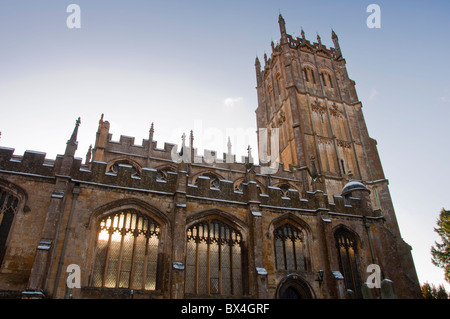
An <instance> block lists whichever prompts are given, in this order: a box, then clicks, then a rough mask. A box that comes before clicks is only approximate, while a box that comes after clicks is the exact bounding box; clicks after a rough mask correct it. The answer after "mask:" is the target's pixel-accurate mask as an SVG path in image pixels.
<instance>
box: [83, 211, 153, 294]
mask: <svg viewBox="0 0 450 319" xmlns="http://www.w3.org/2000/svg"><path fill="white" fill-rule="evenodd" d="M159 236H160V227H159V225H158V224H157V223H156V222H155V221H153V220H152V219H151V218H149V217H147V216H145V215H143V214H141V213H139V212H137V211H134V210H126V211H120V212H117V213H114V214H112V215H109V216H107V217H105V218H103V219H102V220H101V222H100V227H99V232H98V237H97V246H96V257H95V263H94V271H93V276H92V278H93V281H92V285H93V286H94V287H107V288H130V289H137V290H139V289H142V290H155V289H156V276H157V265H158V245H159Z"/></svg>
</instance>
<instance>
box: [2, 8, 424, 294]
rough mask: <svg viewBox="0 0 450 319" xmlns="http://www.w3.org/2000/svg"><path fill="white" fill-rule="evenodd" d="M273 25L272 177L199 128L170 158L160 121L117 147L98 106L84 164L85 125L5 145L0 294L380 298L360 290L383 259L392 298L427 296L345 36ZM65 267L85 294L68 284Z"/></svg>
mask: <svg viewBox="0 0 450 319" xmlns="http://www.w3.org/2000/svg"><path fill="white" fill-rule="evenodd" d="M279 22H280V31H281V35H282V38H281V41H280V44H277V45H276V46H275V45H273V46H272V48H273V53H272V56H271V57H270V59H268V58H267V57H266V58H265V69H264V70H263V71H262V70H261V66H260V63H259V60H257V61H256V72H257V84H258V86H257V91H258V109H257V110H256V117H257V124H258V128H280V131H281V134H280V146H281V147H280V158H281V159H282V160H283V161H284V163H281V164H280V165H279V168H278V171H277V172H275V173H273V174H270V175H268V174H263V173H262V167H261V166H259V165H254V164H253V163H251V154H249V156H247V157H245V158H243V160H242V162H237V161H236V160H235V156H234V155H232V154H230V153H227V154H224V155H223V159H220V158H218V157H217V156H215V161H214V162H213V163H210V161H209V160H206V157H202V156H200V155H198V154H197V152H196V149H195V147H194V142H193V141H194V138H193V133H192V132H191V135H190V137H189V141H188V143H187V144H188V145H187V146H186V145H185V147H184V148H183V158H185V159H187V160H186V161H181V162H179V163H176V162H174V161H173V160H172V157H173V155H174V154H178V153H175V152H174V145H173V144H167V143H166V144H164V148H163V149H158V148H157V143H156V141H154V140H153V133H154V127H153V125H152V127H151V129H150V132H149V138H148V139H144V140H143V141H142V144H141V145H136V144H135V141H134V138H132V137H127V136H120V138H119V141H114V140H113V139H112V134H111V133H110V132H109V130H110V125H109V122H108V121H106V120H104V119H103V115H102V117H101V119H100V121H99V127H98V130H97V135H96V141H95V144H94V147H93V148H90V149H89V151H88V154H87V155H86V159H85V160H84V163H83V160H82V159H80V158H77V157H75V151H76V149H77V133H78V128H79V126H80V121H79V120H77V122H76V125H75V129H74V131H73V134H72V136H71V137H70V138H69V140H68V142H67V145H66V150H65V152H64V154H63V155H58V156H57V157H56V159H47V158H46V157H45V153H40V152H34V151H26V152H25V153H24V154H23V155H22V156H20V155H17V154H14V149H11V148H6V147H0V191H1V192H2V193H1V194H3V195H0V213H1V216H2V217H1V219H0V225H1V226H0V230H2V231H3V230H5V229H6V230H7V231H4V232H3V233H2V234H1V235H2V236H5V240H4V242H5V244H4V247H0V248H2V249H3V250H2V251H3V253H2V256H3V257H2V258H3V259H2V260H1V266H0V293H1V296H3V297H7V298H70V297H72V298H198V297H214V298H218V297H221V298H230V297H232V298H293V297H296V298H298V297H300V298H348V297H358V298H363V297H364V298H369V297H377V298H379V297H383V296H382V294H381V292H380V290H379V289H378V290H377V289H375V290H372V291H370V292H371V294H369V293H367V289H366V288H365V287H364V282H365V280H366V278H367V276H368V275H369V273H367V272H366V269H367V267H368V266H369V265H370V264H377V265H379V266H380V269H381V277H382V278H381V279H389V280H391V281H392V282H393V285H392V286H393V289H394V290H395V295H396V296H398V297H399V298H418V297H420V288H419V284H418V280H417V275H416V273H415V269H414V263H413V261H412V258H411V254H410V249H411V248H410V247H409V246H408V245H407V244H406V243H405V242H404V241H403V240H402V238H401V235H400V232H399V229H398V225H397V221H396V218H395V212H394V208H393V204H392V200H391V198H390V195H389V190H388V181H387V180H386V179H385V177H384V174H383V172H382V168H381V162H380V160H379V157H378V153H377V150H376V142H375V141H374V140H373V139H371V138H370V137H369V134H368V131H367V128H366V126H365V122H364V118H363V115H362V109H361V107H362V105H361V103H360V102H359V101H358V100H357V96H356V91H355V89H354V81H352V80H350V79H349V78H348V75H347V72H346V69H345V60H343V59H342V53H341V51H340V48H339V43H338V40H337V36H336V35H335V33H334V32H333V42H334V44H335V48H334V49H333V48H331V49H327V48H325V47H324V46H323V45H322V44H321V40H320V38H318V43H314V44H311V43H310V42H309V41H308V40H306V39H305V36H304V33H303V32H302V39H300V38H294V37H292V36H290V35H288V34H286V31H285V25H284V20H283V19H282V17H281V16H280V21H279ZM321 70H322V71H323V72H322V73H323V75H322V73H321V72H320V71H321ZM313 72H315V73H314V78H313ZM321 81H323V82H321ZM184 142H185V141H184V140H183V145H184ZM178 151H179V150H178ZM210 155H211V154H208V158H210V157H211V156H210ZM230 158H231V159H233V160H232V161H231V162H230V160H229V159H230ZM127 214H128V215H127ZM119 215H120V216H123V218H124V220H123V221H121V220H120V219H117V220H116V219H114V218H116V217H114V216H119ZM5 216H7V217H5ZM126 216H135V217H133V218H136V220H135V221H136V224H134V223H135V221H131V219H126V218H128V217H126ZM117 218H119V217H117ZM120 218H122V217H120ZM130 218H131V217H130ZM144 220H148V221H149V222H151V223H153V224H152V225H154V228H152V229H153V230H152V232H150V231H149V230H148V229H147V228H146V227H147V226H145V225H147V224H144V222H143V221H144ZM108 221H109V222H110V223H111V224H108ZM130 221H131V225H135V226H130ZM114 223H116V224H114ZM117 223H118V224H117ZM121 223H122V224H121ZM127 223H128V224H127ZM120 225H123V226H120ZM6 226H8V227H6ZM155 227H156V228H155ZM102 231H103V232H104V233H103V235H104V236H106V237H105V238H106V239H102V236H103V235H102ZM117 238H119V239H117ZM130 238H131V239H130ZM101 240H103V242H101ZM127 240H131V241H127ZM152 240H153V241H154V242H157V244H155V245H154V246H151V244H150V242H151V241H152ZM102 245H103V246H102ZM102 247H104V248H102ZM105 247H106V248H105ZM102 249H104V250H102ZM71 264H75V265H78V266H79V267H80V270H81V288H71V289H70V288H68V286H67V285H66V278H67V275H68V273H67V272H66V270H67V267H68V266H69V265H71ZM187 274H191V275H189V276H188V275H187ZM386 282H388V281H386Z"/></svg>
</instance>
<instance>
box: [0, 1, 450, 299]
mask: <svg viewBox="0 0 450 319" xmlns="http://www.w3.org/2000/svg"><path fill="white" fill-rule="evenodd" d="M71 3H76V4H78V5H79V6H80V8H81V29H68V28H67V26H66V19H67V17H68V15H69V13H66V8H67V6H68V5H69V4H71ZM370 3H376V4H378V5H379V6H380V8H381V28H380V29H369V28H367V26H366V18H367V16H368V15H369V13H366V7H367V6H368V5H369V4H370ZM279 12H281V13H282V14H283V16H284V18H285V20H286V27H287V31H288V33H290V34H292V33H295V34H296V35H297V36H300V30H301V27H303V29H304V31H305V33H306V37H307V38H308V39H309V40H311V41H316V34H317V33H319V34H320V36H321V38H322V42H323V43H324V44H325V45H326V46H328V47H329V46H333V45H332V41H331V28H333V29H334V30H335V32H336V33H337V34H338V36H339V41H340V45H341V49H342V52H343V55H344V58H345V59H346V61H347V68H348V72H349V75H350V77H351V78H352V79H353V80H355V81H356V84H357V92H358V95H359V98H360V100H361V101H362V103H363V105H364V108H363V111H364V115H365V119H366V122H367V125H368V128H369V133H370V135H371V136H372V137H373V138H375V139H376V140H377V141H378V149H379V152H380V156H381V161H382V164H383V168H384V171H385V174H386V177H387V178H388V179H389V181H390V190H391V194H392V197H393V201H394V206H395V208H396V213H397V217H398V220H399V224H400V228H401V232H402V235H403V237H404V239H405V241H406V242H407V243H409V244H410V245H411V246H412V247H413V257H414V260H415V264H416V269H417V272H418V275H419V279H420V281H421V282H422V283H423V282H425V281H429V282H431V283H434V284H439V283H442V282H444V280H443V272H442V271H441V270H440V269H439V268H436V267H434V266H433V265H432V264H431V262H430V258H431V256H430V252H429V251H430V247H431V245H432V244H433V242H434V240H436V239H437V237H436V236H435V234H434V232H433V227H435V223H436V220H437V218H438V215H439V212H440V210H441V209H442V208H443V207H445V208H447V209H450V196H449V191H448V186H447V184H448V183H447V180H448V179H449V178H450V169H449V165H448V158H450V154H449V153H450V151H449V144H450V143H449V130H448V118H449V116H450V78H449V76H448V75H449V74H450V63H449V60H448V52H449V51H450V43H449V41H448V32H449V30H450V19H449V18H448V12H450V3H449V2H448V1H375V0H373V1H356V0H354V1H350V0H348V1H332V0H329V1H325V0H319V1H300V0H297V1H256V0H254V1H242V0H241V1H192V0H189V1H113V0H89V1H85V0H78V1H76V0H71V1H50V0H40V1H21V0H14V1H7V0H0V41H1V45H2V48H1V50H0V109H1V114H2V116H1V117H0V131H1V132H2V137H1V139H0V145H2V146H8V147H13V148H15V149H16V154H22V153H23V152H24V151H25V150H26V149H32V150H36V151H43V152H46V153H47V156H48V157H49V158H54V157H55V156H56V154H61V153H63V152H64V149H65V143H66V141H67V139H68V138H69V137H70V134H71V132H72V130H73V126H74V123H75V119H76V118H77V117H78V116H81V122H82V124H81V127H80V130H79V147H78V151H77V156H78V157H82V158H84V156H85V154H86V151H87V149H88V147H89V144H92V143H94V141H95V132H96V129H97V125H98V120H99V118H100V115H101V114H102V113H104V114H105V119H106V120H108V121H110V122H111V133H112V134H113V139H114V140H118V139H119V136H120V135H121V134H123V135H129V136H135V137H136V144H141V142H142V138H147V137H148V130H149V127H150V124H151V122H154V123H155V139H156V140H158V145H159V146H160V147H163V143H164V142H172V143H178V144H180V142H181V139H180V136H181V133H182V132H183V131H186V132H188V130H190V129H194V134H195V143H196V145H197V146H198V147H200V148H201V149H203V148H207V149H214V150H218V151H219V152H223V151H225V150H226V142H227V136H228V135H231V137H232V143H233V152H234V153H236V154H238V155H239V156H240V155H244V154H245V152H246V151H245V149H246V145H247V144H249V143H250V144H251V145H252V146H253V148H254V150H255V152H256V137H255V136H254V134H252V133H251V132H254V131H255V129H256V121H255V115H254V110H255V109H256V107H257V99H256V90H255V86H256V80H255V71H254V60H255V57H256V55H258V56H259V57H260V59H262V57H263V54H264V52H267V53H268V54H269V55H270V52H271V49H270V41H271V40H279V29H278V22H277V20H278V13H279ZM239 133H240V134H239ZM242 133H245V134H242ZM211 135H213V136H215V138H214V139H213V138H211ZM242 135H244V137H245V138H239V136H242ZM217 140H219V141H220V142H217ZM446 287H447V290H450V289H449V286H448V285H447V286H446Z"/></svg>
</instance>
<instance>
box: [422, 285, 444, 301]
mask: <svg viewBox="0 0 450 319" xmlns="http://www.w3.org/2000/svg"><path fill="white" fill-rule="evenodd" d="M420 288H421V290H422V295H423V298H424V299H448V293H447V291H446V290H445V288H444V286H443V285H439V287H438V288H437V289H436V287H435V286H434V285H433V284H431V285H430V284H429V283H428V282H425V283H424V284H423V285H422V286H421V287H420Z"/></svg>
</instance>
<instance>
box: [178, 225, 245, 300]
mask: <svg viewBox="0 0 450 319" xmlns="http://www.w3.org/2000/svg"><path fill="white" fill-rule="evenodd" d="M242 259H243V258H242V238H241V234H240V233H239V231H237V230H235V229H234V228H232V227H231V226H229V225H228V224H226V223H224V222H222V221H220V220H217V219H212V220H208V221H202V222H200V223H197V224H195V225H193V226H191V227H190V228H189V229H188V230H187V254H186V274H185V276H186V277H185V291H186V293H193V294H221V295H242V294H243V285H242V280H243V276H242V270H243V267H242Z"/></svg>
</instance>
